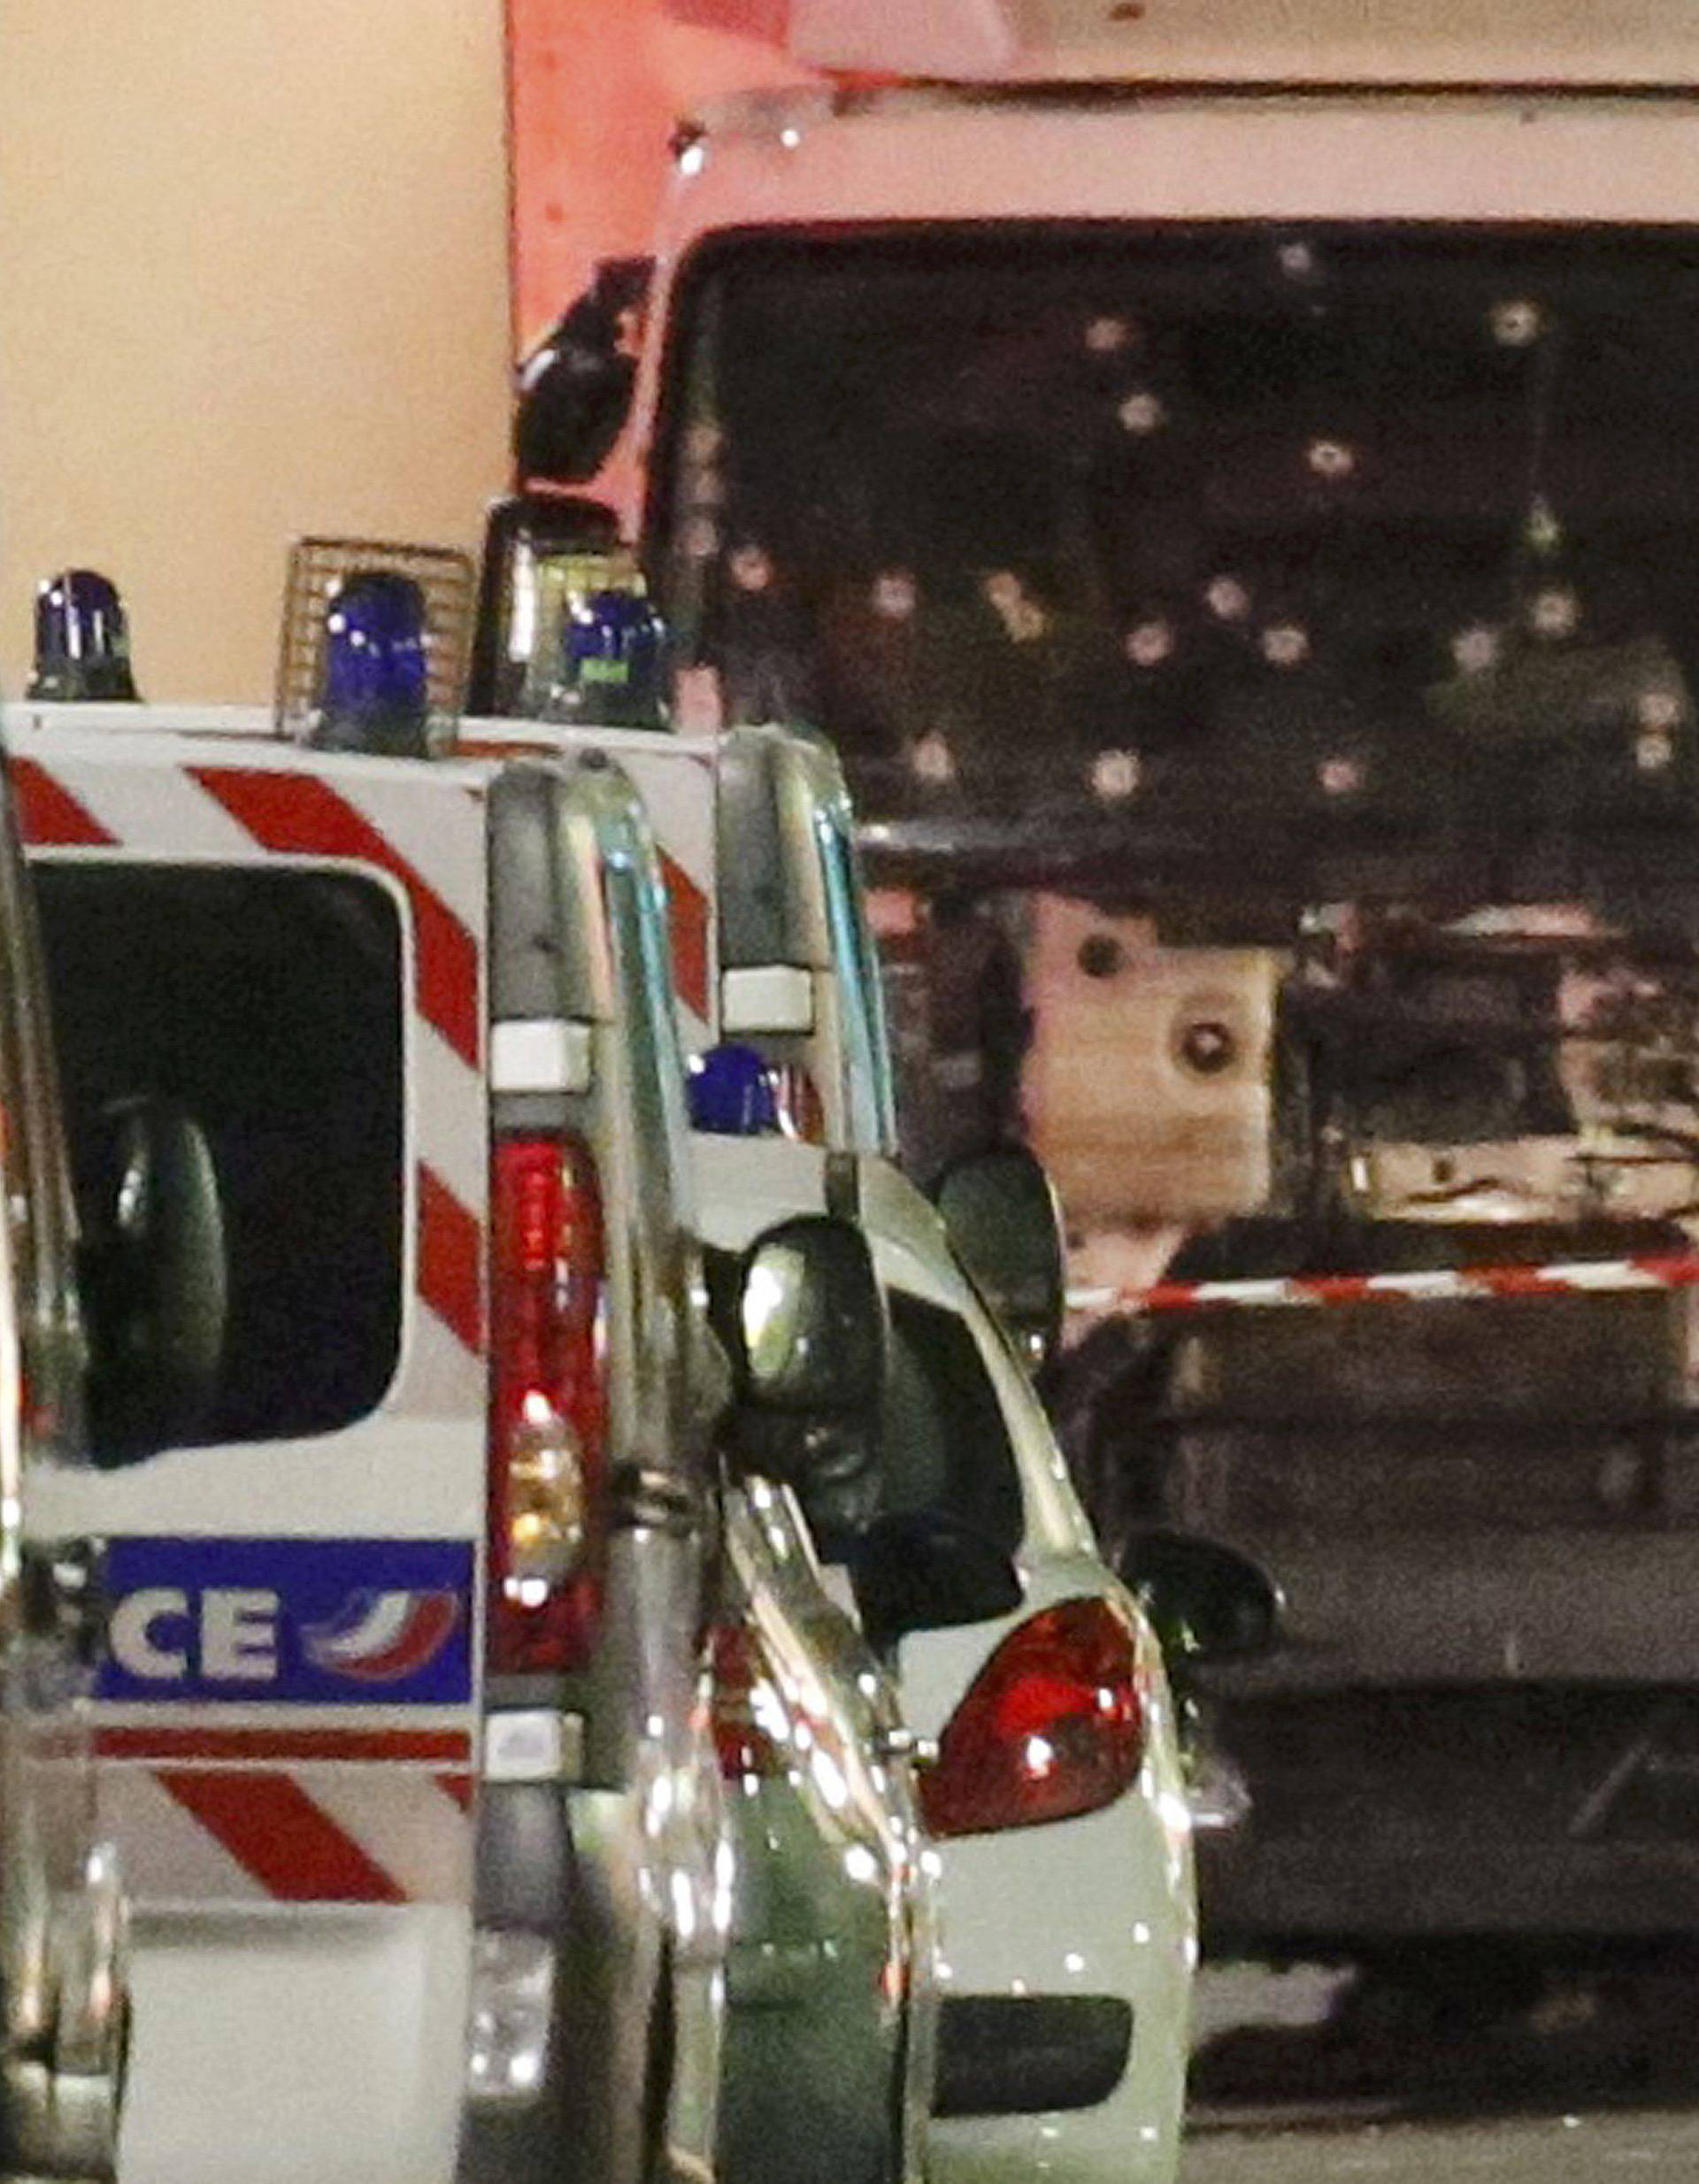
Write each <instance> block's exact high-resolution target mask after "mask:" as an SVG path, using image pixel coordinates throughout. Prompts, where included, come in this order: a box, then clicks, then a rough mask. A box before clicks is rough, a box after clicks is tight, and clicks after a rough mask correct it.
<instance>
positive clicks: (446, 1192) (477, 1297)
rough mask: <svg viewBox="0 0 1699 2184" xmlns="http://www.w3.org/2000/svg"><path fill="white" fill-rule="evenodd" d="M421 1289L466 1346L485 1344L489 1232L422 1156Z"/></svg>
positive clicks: (420, 1205) (420, 1164) (420, 1212)
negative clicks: (485, 1285) (485, 1233)
mask: <svg viewBox="0 0 1699 2184" xmlns="http://www.w3.org/2000/svg"><path fill="white" fill-rule="evenodd" d="M418 1176H419V1295H420V1296H422V1297H423V1298H424V1300H425V1302H426V1303H427V1304H428V1305H429V1306H430V1308H431V1310H432V1311H434V1313H435V1314H436V1315H437V1317H438V1319H442V1320H444V1321H446V1322H447V1324H448V1325H449V1326H450V1327H452V1328H453V1330H454V1332H455V1333H456V1334H457V1335H458V1336H459V1338H460V1340H461V1341H462V1342H464V1343H465V1346H466V1348H467V1349H468V1350H473V1351H475V1352H481V1350H482V1349H483V1347H484V1236H483V1230H482V1228H481V1227H480V1224H479V1223H478V1221H477V1220H476V1219H474V1218H473V1215H472V1214H470V1213H468V1212H467V1211H466V1209H465V1206H463V1205H462V1204H461V1203H460V1201H459V1200H458V1199H457V1197H456V1196H455V1195H454V1193H453V1192H452V1191H451V1190H450V1188H449V1187H448V1186H447V1184H446V1183H443V1182H442V1181H441V1180H439V1179H438V1177H437V1176H436V1175H435V1174H434V1173H433V1171H432V1170H431V1169H429V1168H427V1166H426V1165H425V1163H424V1162H423V1161H422V1160H421V1161H420V1162H419V1168H418Z"/></svg>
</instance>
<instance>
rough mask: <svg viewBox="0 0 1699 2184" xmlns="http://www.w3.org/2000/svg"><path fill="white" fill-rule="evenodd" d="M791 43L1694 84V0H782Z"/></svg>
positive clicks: (977, 75) (1379, 78) (1307, 70)
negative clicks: (917, 0)
mask: <svg viewBox="0 0 1699 2184" xmlns="http://www.w3.org/2000/svg"><path fill="white" fill-rule="evenodd" d="M788 42H789V48H790V51H791V53H792V55H793V57H794V58H796V59H798V60H800V61H803V62H807V63H809V64H811V65H814V66H817V67H819V68H823V69H826V70H831V71H836V72H842V73H876V74H879V75H881V76H888V77H895V76H902V77H905V78H908V79H910V80H911V81H913V80H916V79H926V80H931V81H953V82H960V83H977V84H986V83H994V82H999V83H1018V82H1025V83H1042V82H1049V83H1056V82H1073V83H1081V82H1089V81H1099V82H1118V83H1146V84H1149V83H1152V82H1172V81H1199V82H1221V81H1241V82H1265V83H1288V84H1289V83H1297V82H1308V83H1361V84H1395V83H1423V84H1430V83H1431V84H1441V83H1444V84H1467V83H1515V84H1528V85H1534V84H1540V85H1570V86H1577V87H1580V86H1598V85H1612V86H1625V87H1626V86H1649V85H1661V86H1671V87H1673V86H1683V87H1688V86H1695V85H1699V11H1696V10H1695V9H1694V8H1693V6H1692V5H1691V4H1690V0H1617V4H1610V0H1449V4H1447V5H1446V6H1444V7H1434V6H1433V5H1432V4H1429V0H928V4H926V6H924V7H916V6H914V5H913V4H911V0H792V6H791V16H790V32H789V40H788Z"/></svg>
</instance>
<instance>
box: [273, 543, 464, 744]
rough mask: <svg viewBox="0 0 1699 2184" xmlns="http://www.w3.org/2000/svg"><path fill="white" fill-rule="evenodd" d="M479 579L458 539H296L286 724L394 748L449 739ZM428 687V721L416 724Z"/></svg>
mask: <svg viewBox="0 0 1699 2184" xmlns="http://www.w3.org/2000/svg"><path fill="white" fill-rule="evenodd" d="M475 588H476V585H475V577H474V572H473V564H472V561H471V559H470V558H469V557H468V556H467V555H465V554H463V553H459V552H457V551H456V550H453V549H451V548H448V547H440V546H414V545H407V544H397V543H392V542H383V541H381V540H374V539H337V538H304V539H298V540H297V541H296V543H295V545H294V547H293V548H292V549H291V550H290V553H289V567H288V582H287V586H286V588H285V592H284V599H283V630H282V641H281V648H280V650H279V654H278V668H277V693H276V704H275V714H274V718H275V721H276V727H277V732H278V734H280V735H286V736H288V737H289V738H291V740H293V741H295V742H323V743H327V744H331V745H334V746H335V747H338V748H344V749H347V748H357V749H363V750H378V751H383V752H388V753H391V754H394V753H397V752H399V753H403V754H405V753H409V752H411V751H413V750H434V749H437V748H440V747H441V746H442V745H445V744H447V743H449V742H452V740H453V735H454V728H455V723H456V722H457V719H458V717H459V711H460V702H461V697H462V695H463V693H464V691H465V681H466V673H467V667H468V665H469V658H470V651H471V643H472V626H473V602H474V595H475ZM415 615H416V616H417V619H418V627H417V630H416V632H415V633H413V634H410V627H409V625H410V618H411V617H413V616H415ZM333 622H336V623H339V624H340V627H335V628H333V627H332V624H333ZM421 698H422V700H423V707H424V724H423V727H422V728H421V727H417V726H413V727H410V726H409V724H410V723H413V722H416V719H417V715H418V711H419V703H420V700H421Z"/></svg>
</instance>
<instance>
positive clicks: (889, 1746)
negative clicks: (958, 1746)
mask: <svg viewBox="0 0 1699 2184" xmlns="http://www.w3.org/2000/svg"><path fill="white" fill-rule="evenodd" d="M873 1750H874V1751H875V1752H876V1753H877V1754H878V1755H879V1757H880V1758H881V1759H905V1760H907V1762H908V1764H909V1765H910V1766H911V1767H935V1766H936V1765H937V1764H938V1741H937V1739H936V1738H935V1737H930V1736H919V1735H917V1734H916V1733H915V1732H914V1731H913V1730H912V1729H911V1728H909V1727H908V1726H907V1725H906V1724H902V1723H899V1724H898V1726H896V1728H894V1729H878V1730H875V1731H874V1733H873Z"/></svg>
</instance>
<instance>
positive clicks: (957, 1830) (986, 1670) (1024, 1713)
mask: <svg viewBox="0 0 1699 2184" xmlns="http://www.w3.org/2000/svg"><path fill="white" fill-rule="evenodd" d="M1144 1737H1145V1707H1144V1693H1143V1690H1142V1685H1141V1679H1140V1675H1139V1671H1138V1665H1137V1657H1136V1652H1135V1649H1134V1633H1133V1628H1132V1626H1131V1625H1130V1624H1129V1623H1128V1622H1127V1621H1126V1618H1125V1617H1124V1616H1122V1615H1121V1614H1120V1613H1119V1611H1117V1610H1116V1609H1115V1608H1113V1607H1112V1606H1111V1604H1110V1603H1109V1602H1107V1601H1105V1600H1065V1601H1064V1602H1063V1603H1061V1605H1060V1606H1059V1607H1055V1608H1046V1609H1045V1610H1044V1611H1042V1613H1040V1614H1038V1615H1035V1616H1034V1617H1032V1618H1031V1619H1030V1620H1029V1621H1027V1622H1025V1623H1023V1624H1021V1625H1020V1626H1019V1628H1018V1629H1017V1630H1014V1631H1011V1633H1010V1634H1009V1636H1008V1637H1007V1638H1005V1639H1004V1641H1003V1643H1002V1644H1001V1645H1000V1646H999V1647H998V1648H997V1650H996V1652H995V1653H994V1654H993V1655H992V1656H991V1658H990V1659H989V1660H988V1662H987V1663H986V1665H985V1666H984V1667H983V1668H982V1669H981V1670H980V1673H979V1674H978V1675H977V1676H976V1677H975V1678H974V1680H973V1684H972V1686H971V1687H970V1688H969V1690H968V1693H967V1696H965V1698H964V1699H963V1701H962V1703H961V1704H960V1705H959V1706H958V1707H957V1710H956V1711H955V1713H954V1714H953V1715H952V1716H951V1718H950V1720H949V1725H948V1726H947V1727H946V1728H945V1730H944V1734H943V1736H942V1739H941V1740H940V1742H939V1748H938V1761H937V1765H935V1766H934V1767H932V1768H930V1769H929V1770H928V1771H927V1772H926V1773H924V1774H922V1775H921V1777H920V1803H921V1811H922V1812H923V1814H924V1815H925V1819H926V1826H927V1827H928V1828H930V1830H931V1831H932V1833H933V1834H934V1835H973V1834H985V1833H988V1832H989V1831H991V1830H993V1829H996V1828H1003V1827H1034V1826H1038V1825H1039V1823H1040V1822H1042V1821H1045V1820H1065V1819H1072V1818H1073V1817H1074V1816H1075V1815H1076V1814H1079V1813H1081V1812H1095V1811H1097V1810H1098V1808H1099V1807H1100V1806H1103V1805H1107V1804H1112V1803H1114V1801H1115V1799H1116V1798H1117V1797H1119V1796H1120V1795H1121V1793H1122V1792H1123V1791H1124V1790H1125V1789H1126V1788H1128V1786H1129V1785H1130V1784H1131V1783H1132V1781H1133V1780H1134V1776H1135V1775H1136V1774H1137V1773H1138V1771H1139V1766H1140V1764H1141V1762H1142V1759H1143V1757H1144Z"/></svg>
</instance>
